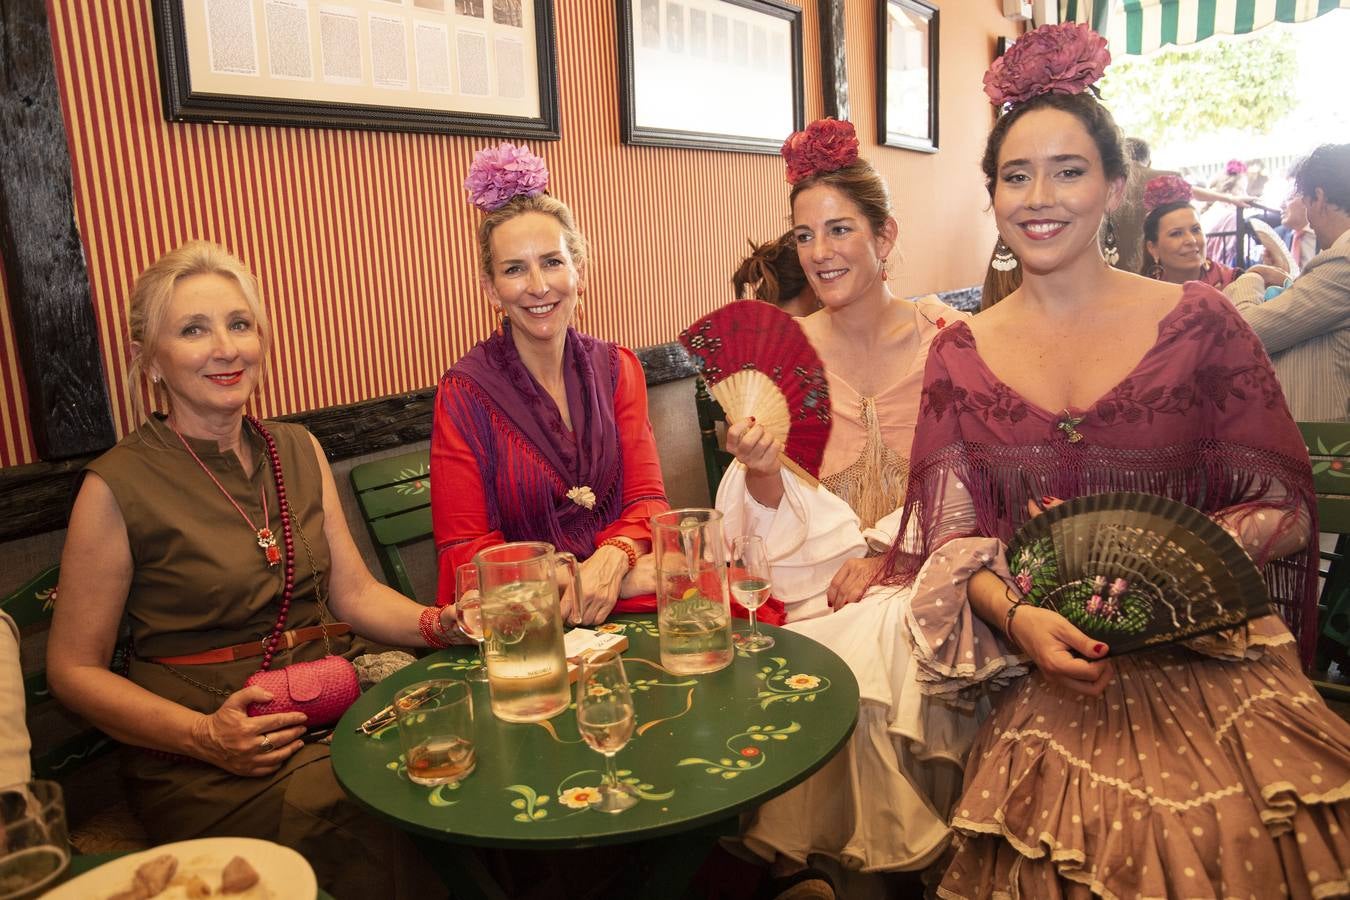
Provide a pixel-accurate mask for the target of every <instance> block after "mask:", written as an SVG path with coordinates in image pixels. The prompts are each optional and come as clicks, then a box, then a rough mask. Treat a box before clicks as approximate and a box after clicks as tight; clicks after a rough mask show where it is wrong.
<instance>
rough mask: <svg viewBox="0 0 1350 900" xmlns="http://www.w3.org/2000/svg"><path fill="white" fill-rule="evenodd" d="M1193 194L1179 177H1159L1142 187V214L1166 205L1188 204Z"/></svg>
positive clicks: (1189, 187)
mask: <svg viewBox="0 0 1350 900" xmlns="http://www.w3.org/2000/svg"><path fill="white" fill-rule="evenodd" d="M1193 196H1194V192H1193V191H1192V190H1191V186H1190V184H1189V183H1188V182H1187V181H1186V179H1184V178H1182V177H1181V176H1180V175H1159V176H1158V177H1157V178H1154V179H1151V180H1150V181H1149V183H1148V184H1146V185H1144V214H1145V215H1148V214H1149V213H1151V212H1153V210H1155V209H1157V208H1158V207H1160V206H1163V205H1165V204H1168V203H1177V202H1184V203H1190V202H1191V198H1192V197H1193Z"/></svg>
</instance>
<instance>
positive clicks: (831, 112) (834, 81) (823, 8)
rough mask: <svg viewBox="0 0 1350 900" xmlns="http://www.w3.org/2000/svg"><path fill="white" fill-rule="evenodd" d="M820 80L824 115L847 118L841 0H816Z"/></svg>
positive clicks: (842, 7)
mask: <svg viewBox="0 0 1350 900" xmlns="http://www.w3.org/2000/svg"><path fill="white" fill-rule="evenodd" d="M819 9H820V81H821V85H822V87H823V88H824V94H825V115H826V116H829V117H831V118H834V119H847V118H848V65H847V61H846V59H845V55H846V54H845V52H844V51H845V49H846V48H845V44H846V43H847V40H846V39H845V37H844V0H819Z"/></svg>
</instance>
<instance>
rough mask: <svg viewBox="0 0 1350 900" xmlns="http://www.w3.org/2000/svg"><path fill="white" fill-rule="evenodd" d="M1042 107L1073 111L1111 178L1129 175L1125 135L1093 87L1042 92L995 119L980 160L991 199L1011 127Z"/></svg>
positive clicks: (1108, 176)
mask: <svg viewBox="0 0 1350 900" xmlns="http://www.w3.org/2000/svg"><path fill="white" fill-rule="evenodd" d="M1038 109H1057V110H1060V111H1061V112H1066V113H1069V114H1070V115H1071V116H1073V117H1074V118H1076V119H1077V120H1078V121H1080V122H1082V123H1083V127H1084V128H1086V129H1087V133H1088V134H1089V135H1091V137H1092V142H1093V143H1094V144H1096V145H1097V152H1098V153H1099V154H1100V155H1101V158H1102V170H1103V171H1104V172H1105V173H1106V180H1107V181H1116V180H1118V179H1123V178H1125V177H1127V176H1128V175H1129V172H1130V167H1129V163H1128V161H1127V160H1126V157H1125V146H1124V139H1123V138H1122V137H1121V134H1120V129H1119V128H1118V127H1117V126H1116V120H1115V119H1113V118H1112V117H1111V111H1110V110H1109V109H1107V108H1106V107H1105V106H1103V105H1102V103H1101V101H1099V100H1098V99H1097V98H1096V96H1095V95H1094V94H1093V93H1092V92H1091V91H1083V92H1082V93H1081V94H1038V95H1036V96H1035V97H1032V98H1031V99H1030V100H1028V101H1027V102H1025V103H1020V104H1018V105H1017V106H1014V107H1013V108H1012V109H1011V110H1009V111H1008V112H1006V113H1004V114H1003V115H1002V116H1001V117H999V120H998V121H997V122H995V123H994V128H993V130H992V131H990V132H989V139H988V140H987V141H985V144H984V157H983V158H982V159H981V160H980V169H981V170H983V172H984V183H985V187H986V188H988V190H989V199H991V200H992V199H993V198H994V187H995V186H996V185H997V184H998V155H999V153H1000V151H1002V149H1003V141H1004V139H1005V138H1007V136H1008V129H1010V128H1012V127H1013V125H1015V124H1016V123H1017V120H1018V119H1020V118H1022V117H1023V116H1025V115H1026V114H1027V113H1029V112H1034V111H1036V110H1038Z"/></svg>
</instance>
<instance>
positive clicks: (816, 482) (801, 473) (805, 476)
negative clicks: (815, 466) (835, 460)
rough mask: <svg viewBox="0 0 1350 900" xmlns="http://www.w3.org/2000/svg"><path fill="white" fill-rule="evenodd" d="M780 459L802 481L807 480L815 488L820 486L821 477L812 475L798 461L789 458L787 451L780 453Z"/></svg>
mask: <svg viewBox="0 0 1350 900" xmlns="http://www.w3.org/2000/svg"><path fill="white" fill-rule="evenodd" d="M778 461H779V462H780V463H782V464H783V465H784V466H785V467H786V468H787V470H788V471H789V472H791V473H792V474H794V475H796V476H797V477H798V478H800V479H801V480H802V481H805V482H806V484H807V485H808V486H809V487H813V488H818V487H820V479H819V478H817V477H816V476H814V475H812V474H811V473H810V472H808V471H806V470H805V469H803V468H802V467H801V466H799V465H797V463H795V462H793V461H792V460H791V459H789V458H788V455H787V454H786V453H780V454H778Z"/></svg>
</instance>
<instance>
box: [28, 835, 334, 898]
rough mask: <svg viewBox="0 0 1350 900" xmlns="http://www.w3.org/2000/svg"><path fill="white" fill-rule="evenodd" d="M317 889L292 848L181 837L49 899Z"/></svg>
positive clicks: (259, 894) (270, 894) (280, 894)
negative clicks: (191, 839) (184, 838)
mask: <svg viewBox="0 0 1350 900" xmlns="http://www.w3.org/2000/svg"><path fill="white" fill-rule="evenodd" d="M169 860H172V863H170V862H169ZM241 861H242V862H241ZM138 886H139V890H138ZM149 891H155V892H154V893H150V892H149ZM318 893H319V885H318V882H317V881H316V880H315V878H314V870H313V869H312V868H310V865H309V863H307V862H305V858H304V857H303V856H301V855H300V854H299V853H296V852H295V851H294V850H292V849H291V848H290V847H283V846H281V845H280V844H274V843H272V842H271V841H260V840H257V839H255V838H236V837H219V838H199V839H197V840H195V841H179V842H178V843H175V844H164V845H163V846H160V847H152V848H150V849H149V850H143V851H141V852H140V853H133V854H130V855H129V856H122V857H119V858H117V859H114V860H111V861H110V862H107V863H104V864H103V865H101V866H99V867H98V868H97V869H92V870H90V871H88V872H85V873H84V874H83V875H81V876H79V877H78V878H72V879H71V880H70V881H67V882H66V883H65V884H63V885H61V886H60V887H58V888H57V889H56V890H54V891H51V892H50V893H48V894H46V895H45V897H46V900H114V898H116V900H121V898H124V897H125V898H132V897H143V898H147V900H149V898H153V900H200V898H205V897H213V898H229V900H292V898H295V900H311V898H314V897H317V896H318Z"/></svg>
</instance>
